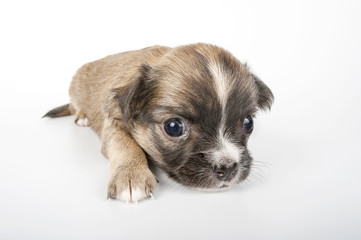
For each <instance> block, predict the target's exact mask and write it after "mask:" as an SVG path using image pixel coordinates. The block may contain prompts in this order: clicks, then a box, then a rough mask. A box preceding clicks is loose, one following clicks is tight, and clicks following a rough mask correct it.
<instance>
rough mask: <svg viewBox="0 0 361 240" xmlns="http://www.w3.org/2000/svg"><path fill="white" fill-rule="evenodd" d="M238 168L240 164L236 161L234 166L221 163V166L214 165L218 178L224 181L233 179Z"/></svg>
mask: <svg viewBox="0 0 361 240" xmlns="http://www.w3.org/2000/svg"><path fill="white" fill-rule="evenodd" d="M237 170H238V164H237V163H234V164H233V165H232V166H228V167H227V166H226V165H221V166H220V167H218V166H214V167H213V172H214V173H216V174H217V178H218V179H219V180H222V181H227V180H230V179H232V178H233V177H234V176H235V175H236V173H237Z"/></svg>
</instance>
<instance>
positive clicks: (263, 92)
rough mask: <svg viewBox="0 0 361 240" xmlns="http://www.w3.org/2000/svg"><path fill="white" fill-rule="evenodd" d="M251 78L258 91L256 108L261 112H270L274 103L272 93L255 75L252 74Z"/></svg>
mask: <svg viewBox="0 0 361 240" xmlns="http://www.w3.org/2000/svg"><path fill="white" fill-rule="evenodd" d="M252 77H253V79H254V81H255V83H256V86H257V89H258V102H257V105H258V108H259V109H261V110H266V109H268V110H271V106H272V104H273V101H274V97H273V93H272V91H271V89H269V87H267V85H266V84H264V82H263V81H262V80H261V79H259V77H257V76H256V75H254V74H252Z"/></svg>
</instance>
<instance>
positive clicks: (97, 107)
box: [44, 44, 273, 202]
mask: <svg viewBox="0 0 361 240" xmlns="http://www.w3.org/2000/svg"><path fill="white" fill-rule="evenodd" d="M69 95H70V104H67V105H64V106H61V107H58V108H55V109H53V110H51V111H49V112H48V113H47V114H45V116H44V117H51V118H53V117H61V116H66V115H70V114H74V115H75V122H76V123H77V124H78V125H80V126H91V127H92V128H93V129H94V131H95V132H96V133H97V134H98V135H99V137H100V139H101V142H102V153H103V154H104V156H105V157H107V158H108V159H109V160H110V171H111V175H110V176H111V177H110V181H109V185H108V198H111V199H120V200H123V201H126V202H138V201H140V200H142V199H145V198H148V197H150V196H152V193H153V191H154V188H155V185H156V182H157V181H156V178H155V176H154V175H153V173H152V172H151V171H150V170H149V167H148V160H149V161H151V162H154V163H155V164H156V165H158V166H159V167H160V168H161V169H163V170H164V171H165V172H166V173H167V174H168V175H169V177H170V178H172V179H173V180H175V181H177V182H179V183H181V184H183V185H185V186H189V187H194V188H201V189H224V188H229V187H231V186H234V185H236V184H238V183H240V182H242V181H243V180H244V179H246V177H247V176H248V174H249V172H250V168H251V166H252V157H251V156H250V154H249V152H248V150H247V141H248V138H249V136H250V134H251V133H252V130H253V120H252V118H253V117H254V115H255V113H256V112H257V111H258V110H259V109H262V110H264V109H270V108H271V105H272V102H273V95H272V92H271V90H270V89H269V88H268V87H267V86H266V85H265V84H264V83H263V82H262V81H261V80H260V79H259V78H258V77H256V76H255V75H254V74H252V73H251V72H250V71H249V69H248V68H247V66H246V65H243V64H241V63H240V62H239V61H238V60H237V59H236V58H235V57H233V56H232V55H231V54H230V53H229V52H227V51H225V50H224V49H222V48H219V47H216V46H213V45H208V44H193V45H186V46H180V47H177V48H169V47H162V46H153V47H148V48H144V49H141V50H137V51H130V52H123V53H119V54H115V55H110V56H107V57H105V58H103V59H100V60H97V61H95V62H91V63H88V64H85V65H84V66H82V67H81V68H80V69H79V70H78V72H77V73H76V74H75V76H74V77H73V80H72V82H71V85H70V90H69Z"/></svg>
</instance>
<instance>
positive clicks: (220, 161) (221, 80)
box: [209, 63, 243, 166]
mask: <svg viewBox="0 0 361 240" xmlns="http://www.w3.org/2000/svg"><path fill="white" fill-rule="evenodd" d="M209 69H210V71H211V72H212V74H213V77H214V83H215V87H216V92H217V95H218V98H219V101H220V103H221V107H222V119H221V123H220V128H219V135H218V147H217V148H216V149H215V150H214V151H213V152H212V153H211V159H212V161H213V164H215V165H217V166H220V165H232V164H234V163H239V162H240V160H241V154H242V152H243V150H242V149H240V148H239V147H238V146H237V145H236V144H234V143H233V142H232V140H231V139H230V138H229V137H228V136H227V134H224V128H225V122H226V112H225V111H226V105H227V100H228V97H229V90H230V88H231V87H232V86H230V81H229V80H227V76H226V74H225V73H224V71H223V67H222V66H221V65H220V64H216V63H211V64H209Z"/></svg>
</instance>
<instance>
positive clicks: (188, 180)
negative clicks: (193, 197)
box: [167, 156, 252, 192]
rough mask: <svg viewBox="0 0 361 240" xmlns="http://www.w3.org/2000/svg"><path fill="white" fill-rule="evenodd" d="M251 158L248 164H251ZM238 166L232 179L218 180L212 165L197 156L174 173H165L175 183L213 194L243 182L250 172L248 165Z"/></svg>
mask: <svg viewBox="0 0 361 240" xmlns="http://www.w3.org/2000/svg"><path fill="white" fill-rule="evenodd" d="M251 160H252V159H251V158H250V159H248V162H249V163H250V162H251ZM249 163H247V164H242V163H240V164H238V169H237V171H236V173H235V174H234V176H233V178H231V179H229V180H220V179H218V177H217V174H216V173H215V172H214V171H213V170H212V165H211V164H210V163H209V162H207V161H206V160H205V159H201V158H199V157H197V156H195V157H191V158H189V160H188V161H187V162H186V163H185V164H184V165H182V166H181V167H180V168H178V169H177V170H176V171H167V173H168V175H169V176H170V177H171V178H172V179H173V180H175V181H176V182H178V183H180V184H182V185H184V186H187V187H191V188H194V189H197V190H200V191H206V192H215V191H224V190H228V189H230V188H232V187H234V186H236V185H238V184H239V183H241V182H242V181H244V180H245V179H246V178H247V177H248V175H249V172H250V164H249Z"/></svg>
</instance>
